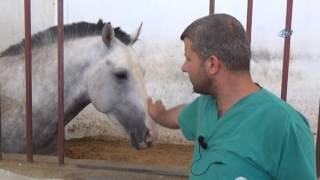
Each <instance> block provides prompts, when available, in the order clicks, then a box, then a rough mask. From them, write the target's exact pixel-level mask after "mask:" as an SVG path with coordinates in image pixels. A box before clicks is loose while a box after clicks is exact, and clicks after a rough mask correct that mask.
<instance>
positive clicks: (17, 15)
mask: <svg viewBox="0 0 320 180" xmlns="http://www.w3.org/2000/svg"><path fill="white" fill-rule="evenodd" d="M0 7H1V11H0V39H1V41H0V51H2V50H4V49H6V48H7V47H8V46H9V45H11V44H14V43H17V42H19V41H21V40H22V38H24V1H22V0H1V1H0ZM31 17H32V20H31V30H32V33H36V32H38V31H40V30H43V29H45V28H47V27H50V26H52V25H54V24H55V22H56V0H32V1H31Z"/></svg>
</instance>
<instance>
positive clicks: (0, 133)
mask: <svg viewBox="0 0 320 180" xmlns="http://www.w3.org/2000/svg"><path fill="white" fill-rule="evenodd" d="M1 123H2V121H1V86H0V160H2V132H1V130H2V126H1Z"/></svg>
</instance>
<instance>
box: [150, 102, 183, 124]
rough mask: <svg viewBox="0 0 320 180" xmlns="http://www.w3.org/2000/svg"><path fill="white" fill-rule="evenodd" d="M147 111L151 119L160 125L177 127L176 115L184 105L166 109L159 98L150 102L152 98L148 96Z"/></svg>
mask: <svg viewBox="0 0 320 180" xmlns="http://www.w3.org/2000/svg"><path fill="white" fill-rule="evenodd" d="M147 104H148V113H149V116H150V118H151V119H153V120H154V121H155V122H157V123H158V124H160V125H161V126H164V127H167V128H171V129H179V123H178V116H179V113H180V111H181V109H182V107H183V106H184V105H178V106H176V107H174V108H172V109H169V110H166V108H165V107H164V105H163V104H162V102H161V100H157V101H155V103H153V102H152V99H151V98H150V97H149V98H148V103H147Z"/></svg>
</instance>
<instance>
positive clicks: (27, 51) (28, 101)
mask: <svg viewBox="0 0 320 180" xmlns="http://www.w3.org/2000/svg"><path fill="white" fill-rule="evenodd" d="M24 17H25V41H24V53H25V77H26V131H27V161H28V162H33V156H32V79H31V72H32V69H31V14H30V0H24Z"/></svg>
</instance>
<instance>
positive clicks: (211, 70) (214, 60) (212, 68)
mask: <svg viewBox="0 0 320 180" xmlns="http://www.w3.org/2000/svg"><path fill="white" fill-rule="evenodd" d="M205 63H206V64H205V66H206V69H207V73H208V75H214V74H216V73H218V72H219V70H220V68H221V65H222V64H221V63H222V62H221V61H220V60H219V59H218V57H217V56H214V55H212V56H209V57H208V58H207V60H206V62H205Z"/></svg>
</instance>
